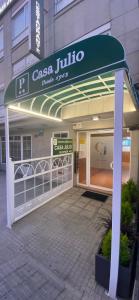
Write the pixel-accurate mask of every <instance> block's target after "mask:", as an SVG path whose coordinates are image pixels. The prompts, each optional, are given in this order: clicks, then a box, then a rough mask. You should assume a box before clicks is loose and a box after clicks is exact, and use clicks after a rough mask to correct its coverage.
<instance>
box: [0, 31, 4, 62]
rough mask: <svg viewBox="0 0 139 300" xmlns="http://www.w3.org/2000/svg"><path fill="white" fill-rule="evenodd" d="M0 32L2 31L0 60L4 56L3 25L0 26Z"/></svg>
mask: <svg viewBox="0 0 139 300" xmlns="http://www.w3.org/2000/svg"><path fill="white" fill-rule="evenodd" d="M0 31H3V48H2V49H0V59H1V58H2V57H3V56H4V28H3V25H1V26H0Z"/></svg>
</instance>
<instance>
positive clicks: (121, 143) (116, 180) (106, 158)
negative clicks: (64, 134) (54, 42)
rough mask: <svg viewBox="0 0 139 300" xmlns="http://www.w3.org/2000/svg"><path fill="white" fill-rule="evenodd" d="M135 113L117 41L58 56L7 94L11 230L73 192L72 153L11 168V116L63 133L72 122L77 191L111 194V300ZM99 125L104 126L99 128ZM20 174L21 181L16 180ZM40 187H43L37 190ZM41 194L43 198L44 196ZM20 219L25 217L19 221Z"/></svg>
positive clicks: (84, 44)
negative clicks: (128, 120) (130, 118)
mask: <svg viewBox="0 0 139 300" xmlns="http://www.w3.org/2000/svg"><path fill="white" fill-rule="evenodd" d="M137 106H138V99H137V96H136V92H135V90H134V87H133V86H132V84H131V80H130V78H129V75H128V66H127V64H126V61H125V54H124V50H123V47H122V45H121V44H120V43H119V41H117V40H116V39H115V38H113V37H111V36H95V37H92V38H89V39H86V40H83V41H81V42H79V43H76V44H73V45H71V46H69V47H67V48H64V49H63V50H61V51H59V52H56V53H55V54H54V55H52V56H50V57H48V58H46V59H44V60H42V61H40V62H39V63H37V64H36V65H34V66H32V67H31V68H29V69H28V70H26V71H25V72H23V73H22V74H21V75H20V76H18V77H17V78H15V79H14V80H13V81H12V82H11V83H10V84H9V86H8V88H7V91H6V93H5V107H6V108H5V111H6V113H5V131H6V162H7V163H6V165H7V217H8V226H9V227H10V226H11V225H12V223H13V222H15V221H16V220H17V219H19V218H20V217H23V216H24V215H26V214H27V213H29V212H30V211H32V210H33V209H35V208H37V207H38V206H40V205H42V204H44V203H45V202H46V201H44V199H48V200H50V199H52V197H54V196H56V195H57V194H59V193H62V192H63V190H66V189H68V188H70V187H71V186H72V184H73V161H72V159H73V157H72V154H71V152H68V151H67V152H65V154H62V153H61V154H60V156H59V155H58V156H56V157H54V156H53V155H52V156H51V157H44V158H43V159H42V158H38V159H32V160H26V161H18V162H12V161H11V160H10V158H9V120H8V112H9V111H11V110H12V111H17V112H19V113H25V114H28V115H31V116H34V117H36V118H41V119H43V120H46V122H50V123H49V124H51V122H55V124H56V125H55V126H56V127H57V128H59V124H61V123H62V122H63V124H66V121H67V120H68V121H70V122H71V124H72V123H74V124H73V129H74V130H75V132H76V133H77V134H76V135H75V136H76V137H77V138H76V140H74V143H73V144H74V145H73V147H74V150H77V153H76V160H77V165H76V167H75V173H76V174H75V177H76V178H77V183H78V184H79V185H82V186H87V187H88V186H89V187H91V188H95V189H96V188H97V189H99V190H105V191H109V192H111V191H112V190H113V196H112V256H111V276H110V287H109V294H110V296H111V297H113V298H114V297H115V295H116V286H117V276H118V265H119V242H120V212H121V183H122V181H123V182H124V181H126V180H127V179H128V178H129V176H130V172H131V155H130V150H131V149H130V144H131V137H130V133H129V132H128V128H126V126H125V125H124V120H123V112H124V113H130V112H135V111H136V109H137ZM103 117H105V120H104V119H103ZM86 118H87V121H86ZM93 118H98V119H99V118H100V120H98V123H94V122H95V121H96V120H95V119H93ZM77 120H78V121H77ZM92 122H93V123H92ZM63 126H64V125H63ZM49 127H50V125H49ZM123 128H124V130H123ZM76 146H77V148H76ZM67 147H68V146H67ZM59 149H60V148H59ZM70 150H71V149H70ZM78 155H79V157H78V159H77V156H78ZM61 156H62V157H61ZM38 157H39V156H38ZM42 162H43V163H42ZM19 169H20V171H21V173H22V175H21V174H20V175H21V176H20V178H19V176H17V175H18V174H19V173H18V172H17V170H18V171H19ZM122 170H123V175H122ZM41 176H42V178H43V179H42V181H41V183H40V177H41ZM36 177H37V179H36ZM11 178H13V181H12V180H11ZM32 178H33V180H32ZM44 179H46V180H45V181H44ZM29 180H31V182H30V181H29ZM25 181H26V183H25ZM37 181H39V184H38V185H36V186H35V187H34V184H36V182H37ZM11 182H12V183H11ZM19 182H20V186H19V187H18V188H19V189H17V190H18V191H17V190H16V184H17V183H19ZM42 182H43V183H42ZM28 184H31V185H32V186H31V189H32V191H30V190H31V189H27V186H28ZM9 185H10V186H9ZM21 186H22V187H21ZM38 186H39V188H38ZM40 186H41V194H40V192H38V191H40ZM48 186H49V189H48ZM25 187H26V188H25ZM19 190H20V192H19ZM34 191H35V192H34ZM21 193H22V194H23V199H22V200H21V203H20V201H19V194H21ZM37 193H38V194H37ZM28 194H29V198H27V197H28ZM30 195H31V196H30ZM30 197H31V198H30ZM47 197H48V198H47ZM22 201H23V202H24V203H23V202H22ZM39 201H40V202H39ZM17 202H18V204H17ZM22 208H23V209H24V211H23V213H22V214H21V216H20V213H21V209H22ZM17 212H18V213H19V215H18V216H17V215H16V217H15V214H16V213H17Z"/></svg>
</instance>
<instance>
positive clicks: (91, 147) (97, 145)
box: [78, 130, 131, 192]
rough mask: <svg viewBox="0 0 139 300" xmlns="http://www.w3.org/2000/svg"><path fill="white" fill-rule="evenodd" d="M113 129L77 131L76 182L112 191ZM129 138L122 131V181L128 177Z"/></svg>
mask: <svg viewBox="0 0 139 300" xmlns="http://www.w3.org/2000/svg"><path fill="white" fill-rule="evenodd" d="M113 138H114V137H113V131H112V130H111V131H102V132H101V131H95V132H87V131H85V132H78V152H79V169H78V184H79V185H82V186H88V187H90V188H94V189H98V190H104V191H108V192H112V188H113ZM130 149H131V138H130V134H129V133H128V131H127V130H124V133H123V151H122V182H123V183H125V182H126V181H127V180H128V179H129V177H130Z"/></svg>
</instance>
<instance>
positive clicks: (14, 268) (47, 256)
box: [0, 175, 137, 300]
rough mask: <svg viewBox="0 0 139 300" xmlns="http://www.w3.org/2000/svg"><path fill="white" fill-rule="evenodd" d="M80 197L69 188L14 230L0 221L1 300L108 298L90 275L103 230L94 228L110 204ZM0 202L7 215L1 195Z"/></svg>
mask: <svg viewBox="0 0 139 300" xmlns="http://www.w3.org/2000/svg"><path fill="white" fill-rule="evenodd" d="M4 179H5V177H4V175H3V179H2V181H1V182H2V185H3V188H4V182H5V181H4ZM0 185H1V183H0ZM0 189H1V186H0ZM83 192H84V190H83V189H81V188H76V187H74V188H73V189H70V190H69V191H67V192H65V193H63V194H62V195H60V196H58V197H57V198H55V199H53V200H52V201H50V202H48V203H47V204H46V205H44V206H43V207H40V208H39V209H38V210H36V211H34V212H33V213H32V214H30V215H28V216H26V217H25V218H24V219H22V220H20V221H19V222H17V223H16V224H15V225H14V226H13V228H12V230H8V229H7V228H6V227H5V224H6V218H5V217H3V218H0V222H1V223H0V237H1V238H0V300H4V299H5V300H24V299H25V300H27V299H29V300H41V299H42V300H105V299H106V295H105V292H104V289H102V287H100V286H99V285H97V284H96V282H95V276H94V275H95V274H94V269H95V253H96V251H97V249H98V246H99V244H100V241H101V237H102V234H103V231H104V229H102V228H100V229H99V230H97V229H96V227H95V224H96V222H100V219H99V218H100V216H101V213H105V212H106V210H107V208H108V209H111V199H108V200H107V201H106V202H105V203H101V202H99V201H95V200H90V199H88V198H86V197H82V196H81V194H82V193H83ZM0 197H1V198H0V205H1V206H2V207H3V208H4V207H5V212H6V205H5V199H4V197H5V193H3V194H1V195H0ZM4 205H5V206H4ZM0 211H2V210H0ZM5 216H6V214H5ZM4 222H5V223H4ZM107 299H109V298H108V297H107ZM136 300H137V299H136Z"/></svg>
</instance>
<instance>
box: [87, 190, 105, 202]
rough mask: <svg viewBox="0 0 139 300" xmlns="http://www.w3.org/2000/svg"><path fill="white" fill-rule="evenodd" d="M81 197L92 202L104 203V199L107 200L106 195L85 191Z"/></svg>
mask: <svg viewBox="0 0 139 300" xmlns="http://www.w3.org/2000/svg"><path fill="white" fill-rule="evenodd" d="M82 196H83V197H87V198H91V199H93V200H97V201H101V202H105V201H106V199H107V198H108V196H107V195H103V194H98V193H94V192H91V191H85V192H84V193H83V194H82Z"/></svg>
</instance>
